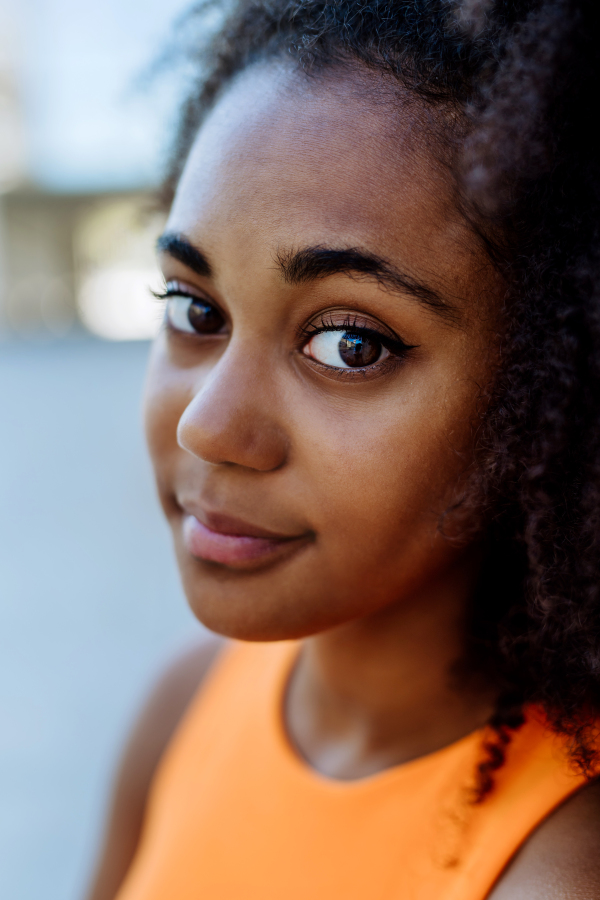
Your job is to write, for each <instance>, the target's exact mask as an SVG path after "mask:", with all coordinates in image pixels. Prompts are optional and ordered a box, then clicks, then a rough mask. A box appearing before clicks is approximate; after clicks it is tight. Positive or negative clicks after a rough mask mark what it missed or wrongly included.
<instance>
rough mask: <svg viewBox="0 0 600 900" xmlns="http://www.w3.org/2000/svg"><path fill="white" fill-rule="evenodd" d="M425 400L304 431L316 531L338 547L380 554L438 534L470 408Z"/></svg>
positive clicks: (464, 447) (343, 415)
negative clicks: (362, 548)
mask: <svg viewBox="0 0 600 900" xmlns="http://www.w3.org/2000/svg"><path fill="white" fill-rule="evenodd" d="M427 394H429V392H427ZM427 394H425V392H423V391H418V390H415V391H414V392H413V393H412V395H410V394H409V395H405V396H403V397H390V398H388V399H387V400H386V402H382V403H379V404H370V405H367V404H365V406H364V408H362V409H361V410H359V414H358V415H357V414H356V412H353V413H352V414H351V415H349V414H348V412H347V411H343V412H342V411H340V413H339V415H329V416H328V417H327V418H325V417H324V418H323V419H322V420H321V421H317V422H316V421H315V419H314V417H313V419H312V423H310V424H309V422H306V424H305V425H304V428H303V431H304V433H305V434H306V435H307V436H310V441H308V440H307V442H306V443H305V445H304V450H305V453H306V465H307V467H310V470H311V471H310V476H309V477H310V481H311V482H312V483H313V484H314V485H318V486H319V489H318V491H317V496H316V497H315V502H316V517H317V518H318V519H319V522H318V523H315V527H316V529H317V531H319V530H322V533H323V534H324V535H328V536H329V537H330V539H331V540H332V541H335V543H336V544H337V545H338V546H339V547H340V548H341V547H344V546H345V547H356V546H358V545H360V546H366V545H367V544H368V545H369V546H370V547H371V552H375V550H376V547H375V545H377V547H378V548H380V550H381V553H382V554H383V555H385V553H387V552H389V548H390V546H391V545H394V546H397V544H398V541H399V540H401V541H402V542H406V541H408V542H411V541H412V540H413V539H415V540H416V539H417V536H419V539H421V538H422V537H423V535H424V534H426V535H427V536H428V537H427V539H428V540H429V539H430V536H431V535H432V534H434V533H435V532H436V531H437V527H438V521H439V516H440V514H441V513H442V512H443V511H444V510H445V509H446V508H447V507H448V505H449V504H450V503H451V502H452V499H453V493H454V490H455V486H456V483H457V481H458V478H459V476H460V473H461V471H462V469H463V468H464V465H465V454H466V453H467V451H468V447H469V443H470V434H471V426H470V418H471V416H472V413H473V411H474V404H473V403H472V400H471V398H469V397H468V396H465V397H454V398H452V399H453V401H454V402H452V403H451V402H448V398H444V397H443V395H442V394H441V391H436V392H433V395H427ZM319 525H321V529H320V528H319Z"/></svg>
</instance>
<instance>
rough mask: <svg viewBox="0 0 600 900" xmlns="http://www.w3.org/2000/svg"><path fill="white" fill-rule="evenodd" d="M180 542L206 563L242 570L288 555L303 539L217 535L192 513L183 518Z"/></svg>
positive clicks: (217, 533)
mask: <svg viewBox="0 0 600 900" xmlns="http://www.w3.org/2000/svg"><path fill="white" fill-rule="evenodd" d="M183 541H184V544H185V546H186V548H187V550H188V551H189V552H190V553H191V554H192V556H195V557H197V558H198V559H202V560H204V561H205V562H212V563H219V564H220V565H222V566H230V567H231V568H236V569H238V568H239V569H244V568H252V567H254V566H255V565H256V564H257V563H262V562H267V561H271V560H273V559H274V558H275V557H279V556H282V555H287V554H288V553H289V552H290V551H291V550H293V549H296V548H297V547H298V546H299V545H300V544H301V543H302V542H303V540H302V538H282V539H276V538H260V537H250V536H248V535H244V534H220V533H219V532H218V531H213V530H212V529H211V528H207V526H206V525H203V523H202V522H200V521H199V520H198V519H197V518H196V517H195V516H190V515H187V516H185V518H184V520H183Z"/></svg>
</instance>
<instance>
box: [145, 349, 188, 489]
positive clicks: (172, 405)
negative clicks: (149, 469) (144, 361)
mask: <svg viewBox="0 0 600 900" xmlns="http://www.w3.org/2000/svg"><path fill="white" fill-rule="evenodd" d="M187 402H188V401H187V391H186V389H185V385H182V384H181V379H176V378H174V377H173V375H172V374H171V371H170V367H169V366H167V365H165V363H164V361H163V359H162V356H161V353H160V352H159V351H158V350H157V348H154V350H153V352H152V355H151V358H150V364H149V367H148V373H147V376H146V385H145V391H144V428H145V433H146V443H147V445H148V450H149V452H150V458H151V460H152V464H153V466H154V469H155V474H156V476H157V478H158V479H159V481H160V478H161V476H162V475H163V474H164V469H165V467H166V466H168V465H169V463H170V461H171V459H172V457H173V453H174V451H176V450H177V446H178V445H177V425H178V423H179V419H180V418H181V415H182V413H183V411H184V409H185V408H186V405H187Z"/></svg>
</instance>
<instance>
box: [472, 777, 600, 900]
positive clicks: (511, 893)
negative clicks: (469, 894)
mask: <svg viewBox="0 0 600 900" xmlns="http://www.w3.org/2000/svg"><path fill="white" fill-rule="evenodd" d="M599 898H600V780H596V781H594V782H592V783H591V784H588V785H586V786H585V787H583V788H581V790H579V791H578V792H577V793H576V794H574V795H573V796H572V797H569V799H568V800H566V801H565V802H564V803H563V804H562V805H561V806H559V807H558V809H556V810H555V811H554V812H553V813H552V814H551V815H550V816H548V818H547V819H545V820H544V821H543V822H542V823H541V824H540V825H539V826H538V827H537V828H536V830H535V831H534V832H533V834H532V835H531V836H530V837H529V838H528V840H527V841H526V842H525V844H523V846H522V847H521V849H520V850H519V851H518V853H517V854H516V856H515V857H514V858H513V860H512V861H511V862H510V863H509V865H508V867H507V869H506V871H505V872H504V874H503V875H502V876H501V878H500V880H499V881H498V883H497V885H496V887H495V888H494V889H493V890H492V892H491V894H490V895H489V897H488V900H599Z"/></svg>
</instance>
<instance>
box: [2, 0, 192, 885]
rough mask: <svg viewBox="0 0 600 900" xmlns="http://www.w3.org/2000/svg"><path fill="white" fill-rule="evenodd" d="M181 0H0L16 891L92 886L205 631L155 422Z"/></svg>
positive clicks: (5, 691)
mask: <svg viewBox="0 0 600 900" xmlns="http://www.w3.org/2000/svg"><path fill="white" fill-rule="evenodd" d="M186 6H187V2H185V0H160V2H159V0H103V2H102V3H94V4H92V3H81V2H80V0H77V2H76V0H0V438H1V440H0V896H1V897H2V898H6V900H40V898H42V897H43V898H44V900H59V898H60V900H76V898H77V900H78V898H81V897H82V891H83V886H84V884H85V882H86V879H87V877H88V874H89V870H90V865H91V860H92V857H93V854H94V850H95V848H96V845H97V841H98V834H99V828H100V822H101V818H102V814H103V810H104V806H105V802H106V795H107V788H108V785H109V780H110V773H111V770H112V767H113V765H114V761H115V759H116V757H117V755H118V752H119V748H120V745H121V741H122V739H123V735H124V732H125V730H126V729H127V727H128V725H129V723H130V722H131V718H132V715H133V713H134V711H135V710H136V708H137V707H138V705H139V703H140V700H141V698H142V697H143V695H144V693H145V691H146V690H147V689H148V686H149V684H150V683H151V681H152V678H153V677H154V675H155V673H156V671H157V670H159V669H160V666H161V665H162V664H163V663H164V662H165V660H166V659H168V658H169V656H171V655H172V654H173V653H174V652H176V651H177V650H178V649H179V648H180V647H181V646H184V645H185V644H186V643H189V642H190V641H192V640H194V639H197V637H198V636H199V635H200V627H199V626H198V625H197V623H195V621H194V620H193V619H192V617H191V614H190V613H189V612H188V610H187V607H186V604H185V600H184V599H183V597H182V594H181V590H180V587H179V583H178V580H177V576H176V573H175V568H174V564H173V561H172V558H171V549H170V544H169V537H168V534H167V531H166V527H165V526H164V524H163V522H162V520H161V517H160V513H159V511H158V508H157V503H156V501H155V499H154V493H153V486H152V481H151V475H150V471H149V465H148V462H147V460H146V456H145V452H144V447H143V439H142V432H141V422H140V395H141V390H142V384H143V377H144V366H145V360H146V356H147V352H148V342H149V339H150V338H151V337H152V335H153V334H154V333H155V331H156V328H157V326H158V321H159V318H160V309H159V307H158V304H157V302H156V301H155V300H154V299H153V298H152V297H151V295H150V291H149V288H150V287H158V285H159V284H160V280H159V277H158V273H157V271H156V267H155V260H154V250H153V244H154V240H155V238H156V236H157V234H158V233H159V231H160V228H161V224H162V219H161V215H160V214H159V213H157V212H156V210H155V207H154V205H153V202H152V201H153V194H152V192H153V190H154V189H155V187H156V185H157V183H158V181H159V179H160V173H161V167H162V165H163V162H164V158H165V153H166V150H167V148H168V144H169V138H170V136H171V132H172V128H173V124H174V121H175V116H176V110H177V106H178V102H179V99H180V97H181V95H182V92H183V90H184V89H185V86H186V85H185V84H184V81H185V79H184V76H183V73H182V72H179V73H177V72H175V71H174V70H173V71H165V72H162V73H161V74H160V77H157V78H151V77H149V76H148V72H149V70H150V68H151V66H152V62H153V60H155V59H156V58H157V57H158V56H159V55H160V52H161V49H162V48H163V47H164V46H165V44H166V43H167V41H168V39H169V35H170V33H171V29H172V26H173V23H174V22H175V21H176V20H177V18H178V17H179V16H180V15H181V13H182V11H183V10H184V9H185V8H186Z"/></svg>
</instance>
